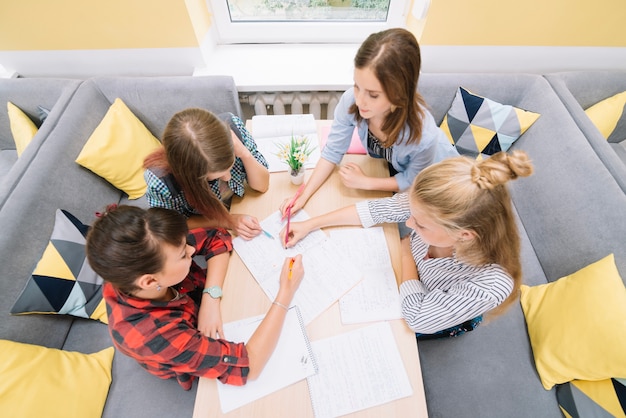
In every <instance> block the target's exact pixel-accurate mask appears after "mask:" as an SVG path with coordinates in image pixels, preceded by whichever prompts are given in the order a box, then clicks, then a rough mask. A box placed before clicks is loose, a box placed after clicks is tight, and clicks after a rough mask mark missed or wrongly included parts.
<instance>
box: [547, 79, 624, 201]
mask: <svg viewBox="0 0 626 418" xmlns="http://www.w3.org/2000/svg"><path fill="white" fill-rule="evenodd" d="M545 78H546V79H547V80H548V82H549V83H550V85H551V86H552V88H553V89H554V91H555V92H556V94H557V95H558V96H559V98H560V99H561V101H562V102H563V104H564V105H565V107H566V108H567V110H568V111H569V112H570V114H571V116H572V117H573V118H574V120H575V121H576V124H577V125H578V127H579V128H580V130H581V131H583V133H584V134H585V137H586V138H587V140H588V141H589V143H590V144H591V147H592V148H593V150H594V151H595V152H596V153H597V154H598V156H599V157H600V159H601V160H602V162H603V163H604V164H605V165H606V166H607V168H608V169H609V171H610V172H611V174H612V175H613V176H614V177H615V179H616V181H617V182H618V184H619V185H620V187H621V189H622V190H623V191H624V193H626V115H622V118H621V119H620V121H619V122H618V124H617V126H616V128H615V131H614V133H613V134H612V135H611V136H610V137H609V141H607V139H605V138H604V137H603V136H602V134H601V133H600V131H598V129H597V128H596V127H595V126H594V124H593V123H592V122H591V120H590V119H589V118H588V117H587V115H586V114H585V110H586V109H588V108H589V107H591V106H593V105H594V104H596V103H598V102H600V101H602V100H604V99H606V98H609V97H611V96H613V95H615V94H617V93H621V92H623V91H626V71H615V70H611V71H609V70H607V71H568V72H559V73H551V74H546V75H545Z"/></svg>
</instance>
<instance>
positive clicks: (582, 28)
mask: <svg viewBox="0 0 626 418" xmlns="http://www.w3.org/2000/svg"><path fill="white" fill-rule="evenodd" d="M625 23H626V2H625V1H624V0H596V1H588V0H547V1H546V0H524V1H512V0H472V1H469V0H432V3H431V6H430V10H429V13H428V19H427V21H426V25H425V28H424V31H423V33H422V37H421V41H420V43H421V44H422V45H491V46H496V45H500V46H501V45H512V46H619V47H624V46H626V29H624V28H625V27H626V26H625Z"/></svg>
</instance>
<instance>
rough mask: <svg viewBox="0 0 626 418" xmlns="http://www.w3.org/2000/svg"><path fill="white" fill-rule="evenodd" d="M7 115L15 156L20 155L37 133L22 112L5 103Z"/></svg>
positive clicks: (9, 103)
mask: <svg viewBox="0 0 626 418" xmlns="http://www.w3.org/2000/svg"><path fill="white" fill-rule="evenodd" d="M7 113H8V115H9V123H10V125H11V133H12V134H13V140H14V141H15V149H16V150H17V156H18V157H19V156H20V155H22V152H24V150H25V149H26V147H27V146H28V144H29V143H30V141H32V139H33V137H34V136H35V134H36V133H37V130H38V129H39V128H37V125H35V123H34V122H33V121H32V120H31V119H30V118H29V117H28V115H26V113H24V112H22V110H21V109H20V108H19V107H17V106H15V105H14V104H13V103H11V102H7Z"/></svg>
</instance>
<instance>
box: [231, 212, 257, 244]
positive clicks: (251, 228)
mask: <svg viewBox="0 0 626 418" xmlns="http://www.w3.org/2000/svg"><path fill="white" fill-rule="evenodd" d="M231 217H232V220H233V230H234V231H235V233H236V234H237V235H238V236H240V237H241V238H243V239H245V240H251V239H252V238H254V237H256V236H257V235H259V234H260V233H261V232H263V228H261V224H260V223H259V220H258V219H257V218H255V217H254V216H250V215H241V214H231Z"/></svg>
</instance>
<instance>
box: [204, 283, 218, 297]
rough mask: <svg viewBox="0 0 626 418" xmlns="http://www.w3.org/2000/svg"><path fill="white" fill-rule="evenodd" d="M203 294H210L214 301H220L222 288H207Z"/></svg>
mask: <svg viewBox="0 0 626 418" xmlns="http://www.w3.org/2000/svg"><path fill="white" fill-rule="evenodd" d="M202 293H208V294H209V296H211V297H212V298H213V299H220V298H221V297H222V288H221V287H219V286H211V287H207V288H206V289H204V290H203V291H202Z"/></svg>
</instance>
